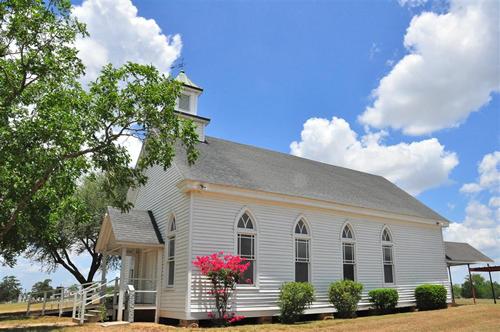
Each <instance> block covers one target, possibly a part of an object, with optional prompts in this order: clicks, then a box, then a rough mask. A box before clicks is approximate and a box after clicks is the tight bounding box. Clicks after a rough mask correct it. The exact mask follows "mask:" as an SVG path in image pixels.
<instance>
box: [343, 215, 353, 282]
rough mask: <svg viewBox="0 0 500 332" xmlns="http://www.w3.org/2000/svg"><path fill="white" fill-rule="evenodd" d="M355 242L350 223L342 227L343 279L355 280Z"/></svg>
mask: <svg viewBox="0 0 500 332" xmlns="http://www.w3.org/2000/svg"><path fill="white" fill-rule="evenodd" d="M355 250H356V243H355V238H354V232H353V230H352V228H351V225H349V224H347V225H345V226H344V228H343V229H342V258H343V271H344V273H343V274H344V275H343V277H344V280H356V251H355Z"/></svg>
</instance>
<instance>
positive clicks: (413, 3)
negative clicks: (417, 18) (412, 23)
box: [398, 0, 427, 7]
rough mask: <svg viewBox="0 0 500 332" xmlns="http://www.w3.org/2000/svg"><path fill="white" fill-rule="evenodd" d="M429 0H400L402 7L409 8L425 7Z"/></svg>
mask: <svg viewBox="0 0 500 332" xmlns="http://www.w3.org/2000/svg"><path fill="white" fill-rule="evenodd" d="M426 2H427V0H398V3H399V5H400V6H402V7H403V6H408V7H419V6H422V5H424V4H425V3H426Z"/></svg>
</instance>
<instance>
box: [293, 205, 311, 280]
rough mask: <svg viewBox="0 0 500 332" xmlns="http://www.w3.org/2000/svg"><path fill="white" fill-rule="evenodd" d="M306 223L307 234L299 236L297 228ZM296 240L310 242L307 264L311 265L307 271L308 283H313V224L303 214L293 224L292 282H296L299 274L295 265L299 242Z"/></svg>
mask: <svg viewBox="0 0 500 332" xmlns="http://www.w3.org/2000/svg"><path fill="white" fill-rule="evenodd" d="M301 220H302V221H303V222H304V225H305V226H306V230H307V234H297V233H295V227H296V226H297V224H298V223H299V222H300V221H301ZM296 240H307V241H308V252H309V261H308V262H307V263H308V264H309V267H308V269H307V270H308V271H307V282H309V283H312V261H313V260H312V257H313V255H312V228H311V224H310V223H309V220H308V219H307V218H306V216H304V215H303V214H300V215H299V216H298V217H297V218H296V219H295V222H294V223H293V227H292V241H293V245H292V248H293V253H292V257H293V277H292V280H293V281H295V275H296V273H297V271H296V269H295V263H296V262H297V241H296Z"/></svg>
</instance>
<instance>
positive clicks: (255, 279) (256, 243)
mask: <svg viewBox="0 0 500 332" xmlns="http://www.w3.org/2000/svg"><path fill="white" fill-rule="evenodd" d="M245 213H246V214H247V215H248V216H249V217H250V219H251V220H252V225H253V229H246V228H239V227H238V222H239V221H240V218H241V217H242V216H243V215H244V214H245ZM240 234H241V235H253V236H254V264H253V280H252V281H253V283H252V284H236V289H241V288H243V289H258V288H259V266H258V265H259V225H258V221H257V218H256V217H255V215H254V214H253V213H252V211H251V210H250V209H249V208H248V207H246V206H245V207H243V208H242V209H241V210H240V212H239V213H238V214H237V215H236V219H235V221H234V253H235V255H238V235H240Z"/></svg>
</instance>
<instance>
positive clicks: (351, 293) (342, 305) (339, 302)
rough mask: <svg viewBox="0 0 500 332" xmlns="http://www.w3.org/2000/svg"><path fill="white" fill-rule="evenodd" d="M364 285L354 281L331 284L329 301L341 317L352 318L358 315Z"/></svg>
mask: <svg viewBox="0 0 500 332" xmlns="http://www.w3.org/2000/svg"><path fill="white" fill-rule="evenodd" d="M362 291H363V285H362V284H361V283H359V282H356V281H352V280H339V281H336V282H333V283H331V284H330V287H329V288H328V299H329V300H330V303H331V304H333V306H334V307H335V309H337V312H338V315H339V316H340V317H346V318H350V317H353V316H354V314H355V313H356V309H357V307H358V302H359V301H360V300H361V292H362Z"/></svg>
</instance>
